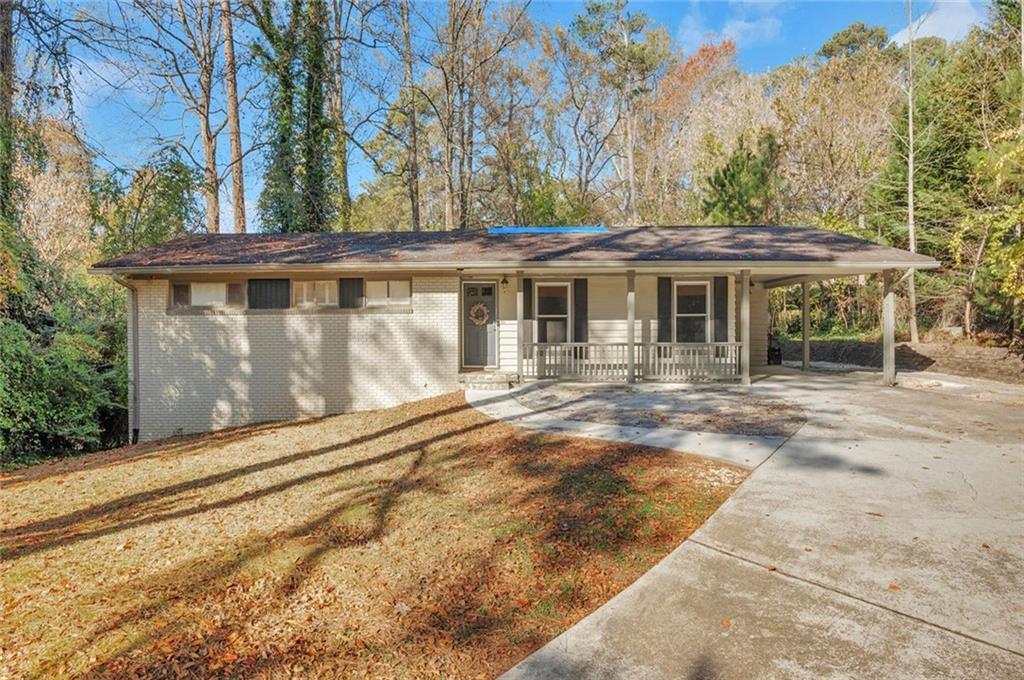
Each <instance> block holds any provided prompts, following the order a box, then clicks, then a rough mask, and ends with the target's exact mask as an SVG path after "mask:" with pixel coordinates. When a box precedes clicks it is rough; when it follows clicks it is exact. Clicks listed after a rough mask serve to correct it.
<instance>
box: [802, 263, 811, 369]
mask: <svg viewBox="0 0 1024 680" xmlns="http://www.w3.org/2000/svg"><path fill="white" fill-rule="evenodd" d="M800 288H801V292H802V293H803V305H804V316H803V341H804V360H803V370H805V371H807V370H810V368H811V301H810V296H809V295H808V292H807V289H808V283H807V282H806V281H804V282H803V283H802V284H800Z"/></svg>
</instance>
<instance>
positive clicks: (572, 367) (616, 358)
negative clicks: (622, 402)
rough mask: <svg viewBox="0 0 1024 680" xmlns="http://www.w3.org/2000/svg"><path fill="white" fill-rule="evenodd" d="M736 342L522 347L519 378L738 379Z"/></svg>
mask: <svg viewBox="0 0 1024 680" xmlns="http://www.w3.org/2000/svg"><path fill="white" fill-rule="evenodd" d="M740 347H741V343H738V342H693V343H691V342H687V343H681V342H646V343H635V344H634V345H633V346H632V348H630V345H629V343H626V342H613V343H590V342H534V343H527V344H525V345H524V346H523V349H522V351H523V378H525V379H552V378H563V379H578V380H593V381H623V382H624V381H626V380H627V379H628V377H629V352H630V351H631V349H632V352H633V366H634V368H633V370H634V376H635V378H636V380H647V381H652V382H658V381H678V382H697V381H701V380H731V379H738V378H739V377H740Z"/></svg>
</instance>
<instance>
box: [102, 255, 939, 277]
mask: <svg viewBox="0 0 1024 680" xmlns="http://www.w3.org/2000/svg"><path fill="white" fill-rule="evenodd" d="M940 266H941V265H940V264H939V262H938V261H936V260H934V259H931V258H927V259H925V258H922V259H921V260H918V261H915V262H898V261H893V260H877V261H866V262H857V261H842V260H758V261H750V260H641V261H637V260H607V261H596V260H595V261H565V260H546V261H531V260H525V261H524V260H508V261H494V260H490V261H482V262H325V263H317V264H301V263H296V264H287V263H277V262H274V263H252V264H194V265H170V266H168V265H157V266H126V267H116V266H113V267H111V266H107V267H93V268H91V269H89V272H90V273H91V274H96V275H110V276H113V275H122V276H132V275H161V274H188V273H215V272H236V271H285V270H291V271H320V270H329V271H377V270H396V269H397V270H408V271H430V270H456V271H459V270H466V269H476V270H479V269H489V270H510V269H626V270H628V269H637V270H640V269H668V268H672V269H676V268H685V269H702V270H708V269H718V270H721V269H728V270H735V271H739V270H742V269H750V270H751V271H762V272H770V271H779V270H807V271H820V270H821V269H830V270H832V269H834V270H840V271H842V270H850V273H851V274H855V273H857V272H859V271H869V272H874V271H883V270H885V269H919V270H926V269H938V268H939V267H940Z"/></svg>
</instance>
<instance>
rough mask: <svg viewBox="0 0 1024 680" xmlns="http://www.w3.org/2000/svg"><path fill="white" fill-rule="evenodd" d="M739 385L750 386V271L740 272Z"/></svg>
mask: <svg viewBox="0 0 1024 680" xmlns="http://www.w3.org/2000/svg"><path fill="white" fill-rule="evenodd" d="M740 343H742V344H741V345H740V384H742V385H749V384H750V270H749V269H744V270H742V271H740Z"/></svg>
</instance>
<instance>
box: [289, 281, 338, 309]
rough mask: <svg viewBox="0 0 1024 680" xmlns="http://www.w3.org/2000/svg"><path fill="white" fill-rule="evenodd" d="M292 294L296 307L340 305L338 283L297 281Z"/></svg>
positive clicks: (293, 285) (293, 284)
mask: <svg viewBox="0 0 1024 680" xmlns="http://www.w3.org/2000/svg"><path fill="white" fill-rule="evenodd" d="M292 292H293V295H294V298H295V306H296V307H327V306H334V305H336V304H338V282H337V281H295V282H294V283H292Z"/></svg>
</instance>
